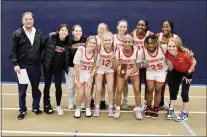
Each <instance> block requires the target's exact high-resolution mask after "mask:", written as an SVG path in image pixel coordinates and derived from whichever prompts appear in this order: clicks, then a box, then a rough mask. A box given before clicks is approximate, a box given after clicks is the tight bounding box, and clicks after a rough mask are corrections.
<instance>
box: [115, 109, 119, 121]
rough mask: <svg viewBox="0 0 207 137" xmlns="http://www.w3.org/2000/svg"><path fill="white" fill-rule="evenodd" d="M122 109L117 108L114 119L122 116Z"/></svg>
mask: <svg viewBox="0 0 207 137" xmlns="http://www.w3.org/2000/svg"><path fill="white" fill-rule="evenodd" d="M120 113H121V112H120V109H116V111H115V114H114V119H118V118H119V117H120Z"/></svg>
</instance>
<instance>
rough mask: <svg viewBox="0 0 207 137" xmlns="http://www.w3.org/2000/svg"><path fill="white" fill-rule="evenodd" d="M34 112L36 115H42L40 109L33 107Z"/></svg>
mask: <svg viewBox="0 0 207 137" xmlns="http://www.w3.org/2000/svg"><path fill="white" fill-rule="evenodd" d="M32 112H34V113H35V114H36V115H42V111H41V110H40V109H32Z"/></svg>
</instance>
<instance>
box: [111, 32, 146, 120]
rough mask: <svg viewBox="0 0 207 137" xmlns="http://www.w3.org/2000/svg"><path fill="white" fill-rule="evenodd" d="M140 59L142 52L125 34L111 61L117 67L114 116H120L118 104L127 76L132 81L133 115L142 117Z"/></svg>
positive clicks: (139, 118)
mask: <svg viewBox="0 0 207 137" xmlns="http://www.w3.org/2000/svg"><path fill="white" fill-rule="evenodd" d="M141 60H142V52H141V51H140V50H138V48H137V47H136V46H134V45H133V40H132V37H131V36H130V35H125V36H124V38H123V46H122V47H120V48H118V49H117V50H116V53H115V60H114V61H113V64H114V65H113V68H114V69H116V68H117V67H118V70H117V73H118V76H117V92H116V95H115V105H116V112H115V114H114V118H115V119H118V118H119V117H120V105H121V98H122V92H123V89H124V83H125V81H126V80H128V78H130V80H131V81H132V86H133V89H134V95H135V102H136V107H135V116H136V119H137V120H141V119H142V114H141V111H140V105H141V95H140V90H139V72H138V71H139V67H140V63H141Z"/></svg>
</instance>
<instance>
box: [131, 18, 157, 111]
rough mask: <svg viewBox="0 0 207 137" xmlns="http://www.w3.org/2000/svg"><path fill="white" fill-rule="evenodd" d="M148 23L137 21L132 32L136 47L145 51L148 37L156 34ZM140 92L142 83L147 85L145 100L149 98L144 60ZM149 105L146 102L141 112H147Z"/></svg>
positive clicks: (141, 68)
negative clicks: (145, 41) (145, 42)
mask: <svg viewBox="0 0 207 137" xmlns="http://www.w3.org/2000/svg"><path fill="white" fill-rule="evenodd" d="M148 24H149V23H148V21H147V20H144V19H140V20H138V21H137V28H136V29H134V30H133V31H132V32H131V35H132V38H133V43H134V45H135V46H137V47H138V48H139V49H143V47H144V40H145V38H146V37H147V36H149V35H153V34H154V33H153V32H151V31H149V25H148ZM139 72H140V87H139V88H140V92H141V86H142V85H141V83H142V82H144V83H145V94H144V99H145V100H147V99H146V97H147V95H146V94H147V82H146V63H145V62H144V60H142V63H141V66H140V70H139ZM146 104H147V103H146V102H145V103H144V105H142V107H141V110H142V111H145V109H146V108H147V105H146Z"/></svg>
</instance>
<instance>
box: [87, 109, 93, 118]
mask: <svg viewBox="0 0 207 137" xmlns="http://www.w3.org/2000/svg"><path fill="white" fill-rule="evenodd" d="M91 116H92V113H91V108H86V117H91Z"/></svg>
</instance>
